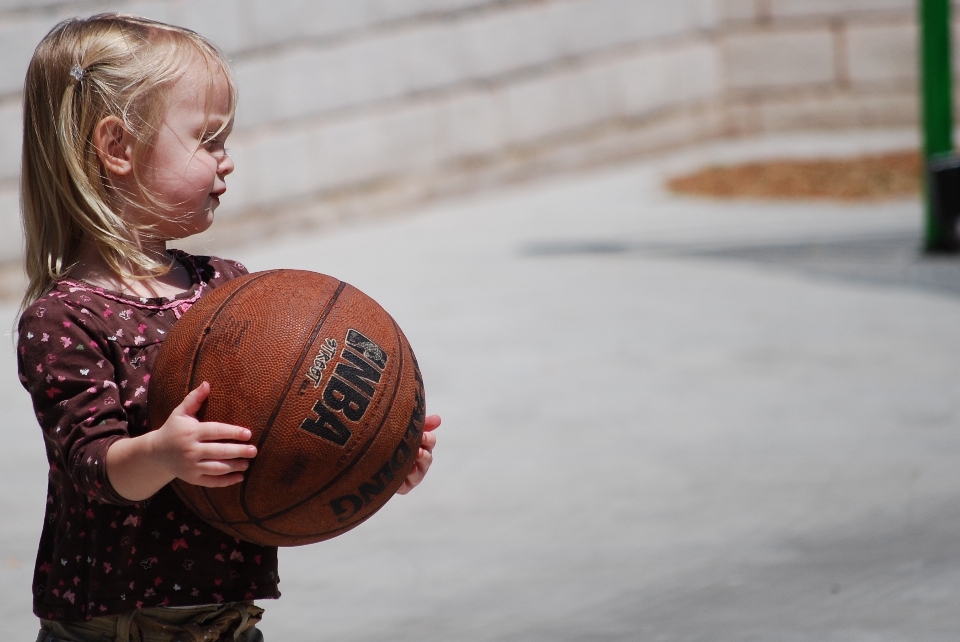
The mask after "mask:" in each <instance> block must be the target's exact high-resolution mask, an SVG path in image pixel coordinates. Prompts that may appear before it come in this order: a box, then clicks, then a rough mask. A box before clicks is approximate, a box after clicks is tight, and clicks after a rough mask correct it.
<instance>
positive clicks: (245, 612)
mask: <svg viewBox="0 0 960 642" xmlns="http://www.w3.org/2000/svg"><path fill="white" fill-rule="evenodd" d="M262 614H263V609H261V608H259V607H257V606H254V605H253V604H252V603H250V602H234V603H231V604H221V605H217V606H198V607H196V608H186V609H164V608H152V609H140V610H138V611H130V612H128V613H123V614H121V615H110V616H105V617H95V618H93V619H92V620H88V621H86V622H53V621H50V620H40V634H39V635H38V636H37V642H234V641H236V642H263V635H262V634H261V633H260V631H259V630H258V629H257V627H256V626H255V625H256V623H257V622H259V621H260V618H261V616H262Z"/></svg>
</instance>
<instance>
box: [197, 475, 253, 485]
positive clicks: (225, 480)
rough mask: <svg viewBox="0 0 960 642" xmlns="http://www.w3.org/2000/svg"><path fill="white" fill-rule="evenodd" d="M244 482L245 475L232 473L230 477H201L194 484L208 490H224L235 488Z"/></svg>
mask: <svg viewBox="0 0 960 642" xmlns="http://www.w3.org/2000/svg"><path fill="white" fill-rule="evenodd" d="M242 481H243V473H230V474H228V475H201V476H200V478H199V479H197V480H196V482H194V485H195V486H205V487H207V488H223V487H224V486H233V485H234V484H239V483H240V482H242Z"/></svg>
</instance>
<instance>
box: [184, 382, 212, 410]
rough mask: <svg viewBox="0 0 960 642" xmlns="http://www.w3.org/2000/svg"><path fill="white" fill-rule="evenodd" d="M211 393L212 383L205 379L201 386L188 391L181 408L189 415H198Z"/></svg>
mask: <svg viewBox="0 0 960 642" xmlns="http://www.w3.org/2000/svg"><path fill="white" fill-rule="evenodd" d="M209 394H210V384H209V383H207V382H206V381H204V382H203V383H201V384H200V385H199V386H197V387H196V388H194V389H193V390H191V391H190V392H189V393H187V396H186V397H184V398H183V401H182V402H181V403H180V410H181V411H182V412H183V413H184V414H187V415H190V416H191V417H192V416H196V414H197V413H198V412H200V406H202V405H203V402H204V401H206V400H207V396H208V395H209Z"/></svg>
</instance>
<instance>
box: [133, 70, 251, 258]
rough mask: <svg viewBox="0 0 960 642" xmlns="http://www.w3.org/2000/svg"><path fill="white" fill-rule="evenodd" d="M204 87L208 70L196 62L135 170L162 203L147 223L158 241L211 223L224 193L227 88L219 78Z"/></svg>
mask: <svg viewBox="0 0 960 642" xmlns="http://www.w3.org/2000/svg"><path fill="white" fill-rule="evenodd" d="M207 87H208V75H207V71H206V69H205V67H204V65H203V62H202V61H200V60H196V61H194V62H193V64H192V65H191V66H190V67H189V68H188V69H187V71H186V72H185V73H184V74H183V76H182V77H181V78H180V79H179V80H178V81H177V83H176V84H175V85H174V86H173V87H172V88H171V92H170V97H169V98H170V107H169V109H168V110H167V113H166V116H165V117H164V119H163V121H162V122H161V123H160V127H159V131H158V132H157V138H156V141H155V143H154V146H153V148H152V149H151V150H150V152H149V154H148V156H147V157H146V158H145V159H144V161H143V166H142V169H141V170H140V176H141V180H142V182H143V186H144V187H145V188H146V189H147V190H148V191H149V192H150V193H152V194H154V195H155V197H157V198H159V200H160V202H161V203H162V204H163V205H164V207H163V208H162V211H160V212H158V213H157V217H156V220H150V221H149V223H151V224H153V225H154V226H155V227H154V233H155V234H156V235H157V236H158V237H160V239H161V240H165V241H166V240H171V239H179V238H184V237H187V236H190V235H192V234H199V233H200V232H203V231H204V230H206V229H207V228H208V227H210V225H211V224H212V223H213V213H214V210H216V209H217V206H218V205H219V204H220V196H221V195H222V194H223V193H224V192H225V191H227V186H226V183H225V182H224V177H225V176H226V175H227V174H229V173H230V172H232V171H233V169H234V165H233V160H232V159H231V158H230V157H229V156H227V152H226V149H225V148H224V142H225V141H226V138H227V135H228V134H229V133H230V129H231V127H232V126H233V122H232V119H231V116H230V91H229V86H228V84H227V80H226V78H220V79H219V82H217V83H216V86H215V88H214V91H213V92H212V94H211V95H210V96H208V92H207ZM208 99H209V103H208ZM221 128H222V129H223V131H221V132H220V133H219V134H217V135H216V136H213V133H214V132H216V131H218V130H220V129H221ZM148 216H149V215H148Z"/></svg>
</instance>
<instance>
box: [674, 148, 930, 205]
mask: <svg viewBox="0 0 960 642" xmlns="http://www.w3.org/2000/svg"><path fill="white" fill-rule="evenodd" d="M921 184H922V183H921V163H920V155H919V154H918V153H917V152H916V151H903V152H893V153H887V154H872V155H864V156H857V157H854V158H837V159H813V160H786V159H783V160H780V159H778V160H769V161H762V162H753V163H744V164H741V165H729V166H713V167H706V168H704V169H701V170H699V171H696V172H693V173H692V174H686V175H684V176H677V177H675V178H672V179H670V180H669V181H667V186H668V187H669V188H670V190H671V191H673V192H676V193H678V194H686V195H692V196H702V197H708V198H757V199H835V200H843V201H877V200H884V199H896V198H908V197H911V196H915V195H917V194H919V193H920V188H921Z"/></svg>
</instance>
